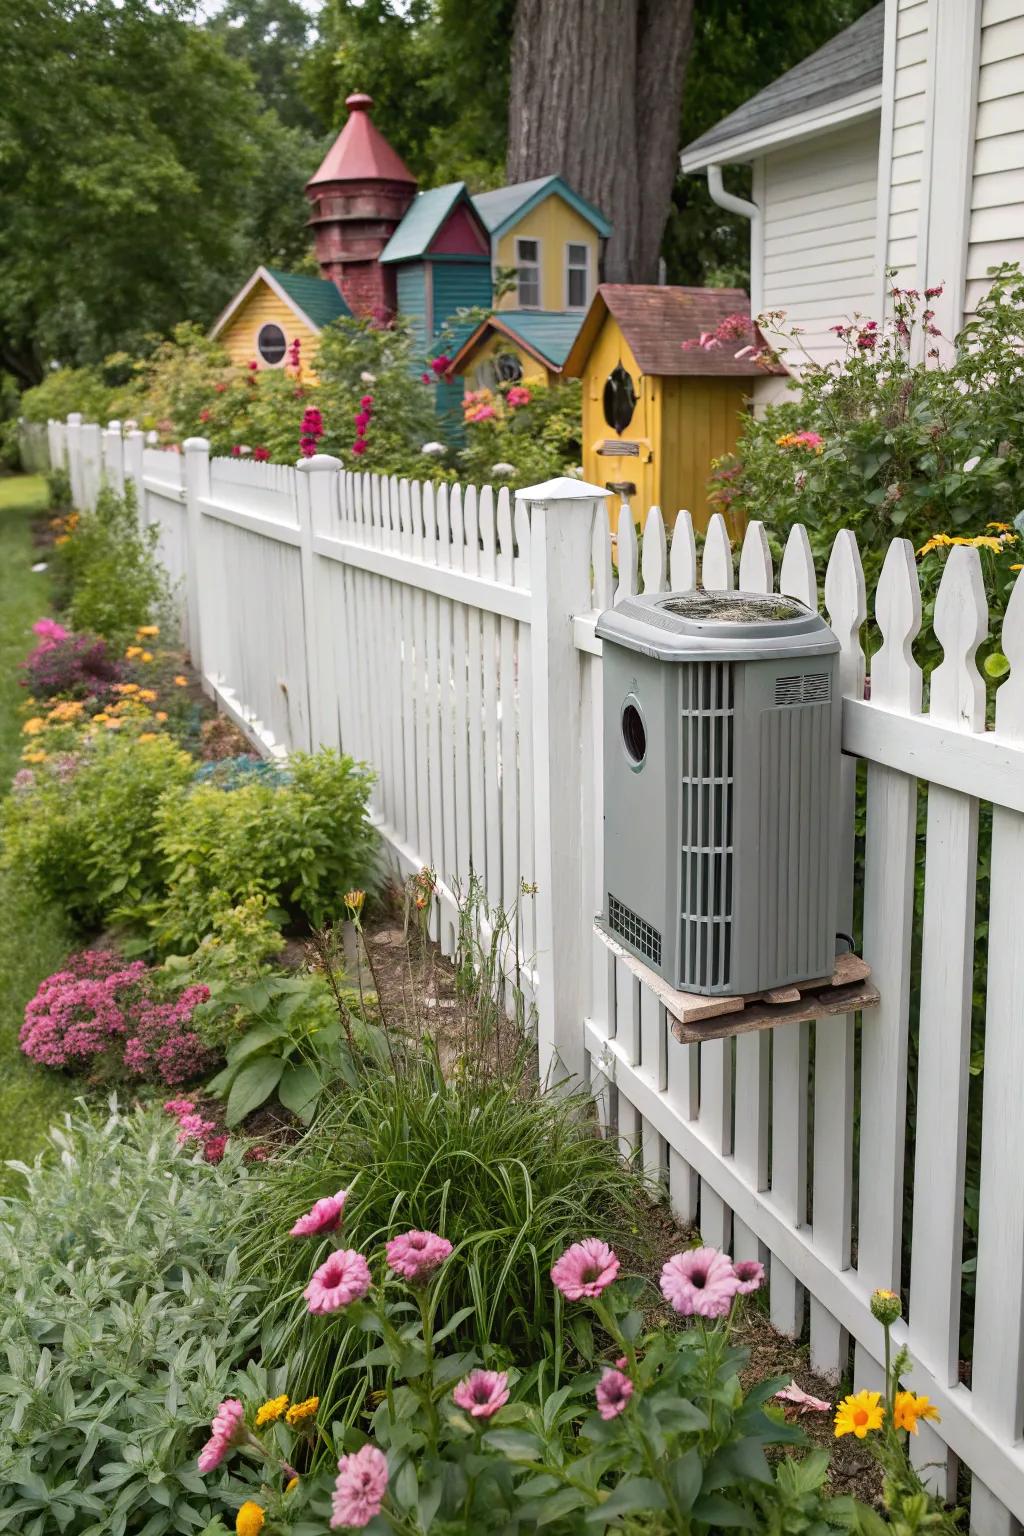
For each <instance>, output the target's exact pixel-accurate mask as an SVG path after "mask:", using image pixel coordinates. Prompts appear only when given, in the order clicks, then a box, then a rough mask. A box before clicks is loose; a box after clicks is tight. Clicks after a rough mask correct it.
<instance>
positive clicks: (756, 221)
mask: <svg viewBox="0 0 1024 1536" xmlns="http://www.w3.org/2000/svg"><path fill="white" fill-rule="evenodd" d="M708 191H709V192H710V194H711V201H712V202H713V203H717V204H718V206H719V208H724V209H725V210H726V212H727V213H738V214H739V215H740V217H741V218H744V219H749V220H750V313H751V314H752V315H754V316H755V318H756V316H758V315H759V314H760V313H761V312H762V310H763V309H764V281H763V274H764V250H763V242H762V238H761V227H762V226H761V210H760V208H759V207H758V206H757V204H756V203H752V202H750V201H749V200H748V199H747V198H745V197H736V196H735V195H734V194H733V193H732V192H727V191H726V190H725V187H724V185H723V183H722V167H721V166H720V165H709V166H708Z"/></svg>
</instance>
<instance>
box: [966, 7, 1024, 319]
mask: <svg viewBox="0 0 1024 1536" xmlns="http://www.w3.org/2000/svg"><path fill="white" fill-rule="evenodd" d="M973 171H974V175H973V181H972V186H971V205H970V219H969V224H968V245H967V283H966V292H965V303H964V310H965V318H969V317H970V316H971V315H972V314H973V313H974V311H975V310H976V308H977V304H978V299H979V298H980V296H981V294H982V293H984V291H985V289H986V288H987V287H988V279H987V277H986V272H987V270H988V268H989V267H993V266H996V265H998V263H999V262H1002V261H1019V262H1020V263H1021V265H1022V266H1024V6H1022V4H1021V0H982V9H981V48H980V54H979V68H978V109H977V121H976V127H975V135H974V166H973Z"/></svg>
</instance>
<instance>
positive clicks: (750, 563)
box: [740, 522, 775, 592]
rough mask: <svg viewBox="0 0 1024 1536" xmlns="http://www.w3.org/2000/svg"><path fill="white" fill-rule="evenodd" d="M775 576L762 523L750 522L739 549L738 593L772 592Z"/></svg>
mask: <svg viewBox="0 0 1024 1536" xmlns="http://www.w3.org/2000/svg"><path fill="white" fill-rule="evenodd" d="M774 588H775V576H774V573H773V571H772V552H771V550H770V549H769V548H768V535H767V534H766V533H765V531H764V523H758V522H750V523H748V524H747V531H746V533H745V535H744V538H743V545H742V547H741V549H740V591H741V592H772V591H774Z"/></svg>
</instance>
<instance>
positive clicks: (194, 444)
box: [181, 437, 210, 453]
mask: <svg viewBox="0 0 1024 1536" xmlns="http://www.w3.org/2000/svg"><path fill="white" fill-rule="evenodd" d="M181 446H182V449H183V451H184V452H185V453H209V451H210V439H209V438H208V437H186V439H185V441H184V442H183V443H182V445H181Z"/></svg>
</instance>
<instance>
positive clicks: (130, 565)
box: [54, 485, 170, 646]
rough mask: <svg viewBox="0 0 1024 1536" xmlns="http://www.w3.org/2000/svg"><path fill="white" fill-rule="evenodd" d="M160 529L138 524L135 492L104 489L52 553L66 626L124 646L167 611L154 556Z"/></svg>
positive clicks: (162, 578) (164, 589) (131, 488)
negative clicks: (66, 619) (66, 616)
mask: <svg viewBox="0 0 1024 1536" xmlns="http://www.w3.org/2000/svg"><path fill="white" fill-rule="evenodd" d="M158 539H159V528H158V527H157V526H156V525H155V524H153V525H151V526H150V527H148V528H142V527H141V526H140V524H139V519H138V510H137V507H136V501H135V488H134V486H132V485H129V486H128V487H127V488H126V490H125V494H124V495H123V496H118V495H117V493H116V492H115V491H113V490H112V489H111V488H110V487H109V486H105V487H104V488H103V489H102V490H101V491H100V494H99V496H98V498H97V501H96V509H95V511H93V512H83V513H82V514H81V516H80V518H79V520H78V523H77V525H76V527H75V529H74V531H73V532H72V533H71V534H70V536H69V537H68V538H67V539H65V540H64V542H63V543H62V544H60V545H59V546H58V547H57V549H56V550H55V552H54V565H55V571H54V575H55V580H56V584H57V591H58V597H59V598H62V599H63V601H64V603H65V604H66V607H67V611H68V614H69V617H70V620H71V625H72V627H73V628H74V629H76V630H91V631H92V632H93V633H94V634H97V635H102V636H103V638H104V639H105V640H108V641H110V642H111V643H112V644H114V645H118V646H120V645H127V644H128V643H129V642H130V641H131V640H133V639H134V638H135V634H136V631H137V630H138V629H139V628H140V627H141V626H145V625H147V624H149V623H150V621H151V620H152V618H153V617H154V616H156V615H157V614H160V615H163V614H164V613H167V614H168V615H169V611H170V589H169V587H168V582H167V575H166V573H165V571H164V569H163V566H162V565H161V564H160V561H159V559H158V558H157V554H156V546H157V541H158Z"/></svg>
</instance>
